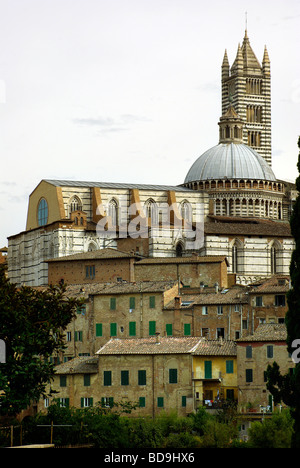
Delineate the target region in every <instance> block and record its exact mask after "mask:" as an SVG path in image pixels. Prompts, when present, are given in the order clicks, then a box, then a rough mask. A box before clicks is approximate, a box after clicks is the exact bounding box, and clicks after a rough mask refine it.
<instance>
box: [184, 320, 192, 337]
mask: <svg viewBox="0 0 300 468" xmlns="http://www.w3.org/2000/svg"><path fill="white" fill-rule="evenodd" d="M184 335H185V336H190V335H191V324H190V323H185V324H184Z"/></svg>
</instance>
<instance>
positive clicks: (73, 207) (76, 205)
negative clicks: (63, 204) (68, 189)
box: [69, 195, 82, 213]
mask: <svg viewBox="0 0 300 468" xmlns="http://www.w3.org/2000/svg"><path fill="white" fill-rule="evenodd" d="M69 209H70V213H73V211H82V203H81V200H80V198H79V197H77V195H76V196H74V197H73V198H72V199H71V201H70V203H69Z"/></svg>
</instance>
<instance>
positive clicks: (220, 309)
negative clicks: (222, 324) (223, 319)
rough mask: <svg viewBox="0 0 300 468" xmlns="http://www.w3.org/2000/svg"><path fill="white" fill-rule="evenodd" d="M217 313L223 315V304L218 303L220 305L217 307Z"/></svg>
mask: <svg viewBox="0 0 300 468" xmlns="http://www.w3.org/2000/svg"><path fill="white" fill-rule="evenodd" d="M217 314H218V315H223V306H221V305H218V307H217Z"/></svg>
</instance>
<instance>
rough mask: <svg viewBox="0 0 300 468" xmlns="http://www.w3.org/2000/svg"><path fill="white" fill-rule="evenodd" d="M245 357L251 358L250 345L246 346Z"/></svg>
mask: <svg viewBox="0 0 300 468" xmlns="http://www.w3.org/2000/svg"><path fill="white" fill-rule="evenodd" d="M246 358H247V359H251V358H252V346H250V345H249V346H246Z"/></svg>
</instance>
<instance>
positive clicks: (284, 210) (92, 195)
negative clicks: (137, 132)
mask: <svg viewBox="0 0 300 468" xmlns="http://www.w3.org/2000/svg"><path fill="white" fill-rule="evenodd" d="M221 91H222V115H221V116H220V119H219V122H218V126H219V142H218V144H216V146H214V147H212V148H210V149H208V150H207V151H205V152H204V153H203V154H202V155H201V156H200V157H198V158H197V159H196V160H195V162H194V163H193V165H192V166H191V168H190V169H189V170H188V172H187V174H186V177H185V179H184V180H183V181H182V184H181V185H179V186H170V185H144V184H129V183H128V184H123V183H122V184H119V183H116V182H112V183H107V182H95V181H94V182H85V181H70V180H48V179H44V180H42V181H41V182H40V183H39V185H38V186H37V187H36V188H35V189H34V190H33V192H32V193H31V195H30V197H29V205H28V214H27V224H26V229H25V230H24V231H23V232H21V233H18V234H16V235H12V236H10V237H9V239H8V241H9V242H8V275H9V279H10V280H11V281H12V282H14V283H16V284H18V285H21V284H25V285H28V286H38V285H46V284H48V271H47V268H48V265H47V260H49V259H51V258H58V257H62V256H67V255H74V254H76V253H82V252H88V251H91V250H99V249H103V248H106V247H113V248H115V249H118V250H121V251H127V252H134V253H135V255H136V256H137V257H140V258H145V257H176V256H184V257H188V256H193V255H198V256H226V258H227V260H228V265H229V266H228V272H229V273H231V274H233V275H235V281H236V283H237V284H250V283H252V282H254V281H256V280H258V279H260V278H264V277H268V276H270V275H273V274H284V275H288V274H289V264H290V258H291V254H292V251H293V249H294V240H293V237H292V235H291V232H290V226H289V216H290V213H291V207H292V203H293V200H294V199H295V187H294V185H293V184H290V183H287V182H286V181H284V180H280V179H277V178H276V176H275V174H274V172H273V170H272V151H271V70H270V59H269V55H268V52H267V49H266V48H265V51H264V55H263V59H262V62H261V64H260V62H259V60H258V59H257V58H256V56H255V54H254V52H253V50H252V47H251V45H250V41H249V38H248V34H247V31H245V36H244V39H243V43H242V45H241V46H240V45H239V46H238V50H237V54H236V57H235V60H234V61H233V63H232V65H231V66H230V63H229V59H228V56H227V51H225V54H224V59H223V63H222V67H221Z"/></svg>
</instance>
